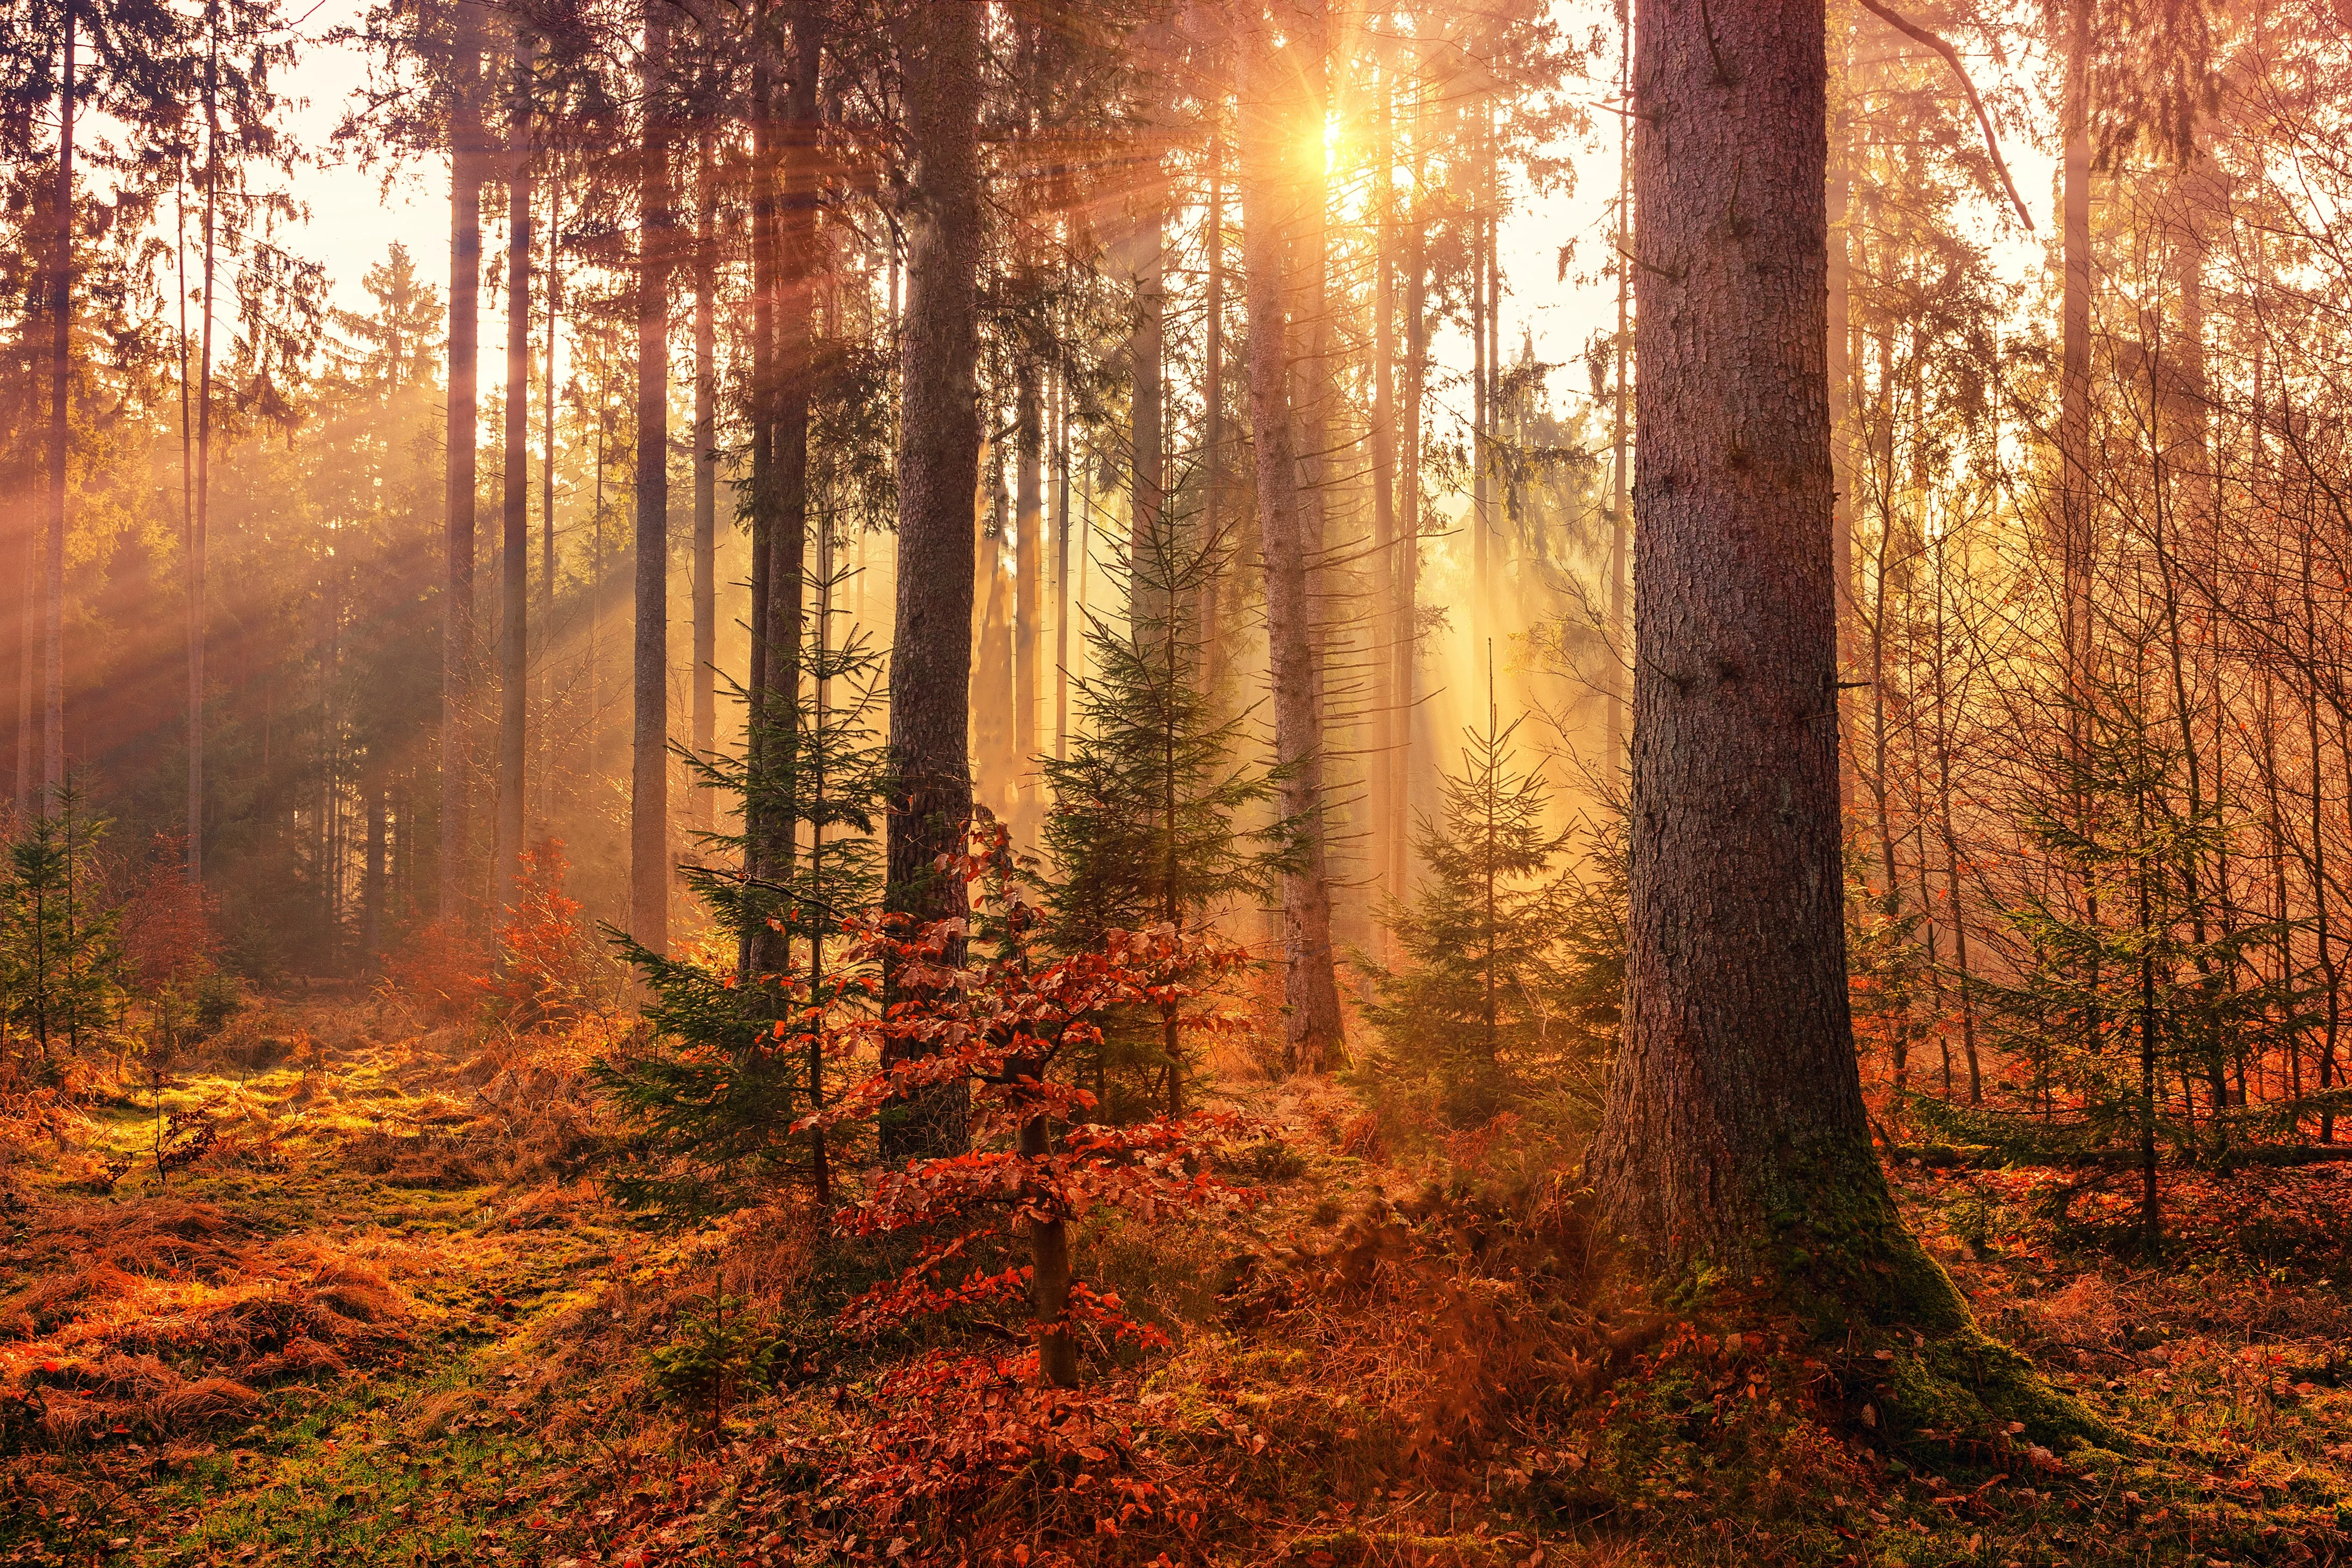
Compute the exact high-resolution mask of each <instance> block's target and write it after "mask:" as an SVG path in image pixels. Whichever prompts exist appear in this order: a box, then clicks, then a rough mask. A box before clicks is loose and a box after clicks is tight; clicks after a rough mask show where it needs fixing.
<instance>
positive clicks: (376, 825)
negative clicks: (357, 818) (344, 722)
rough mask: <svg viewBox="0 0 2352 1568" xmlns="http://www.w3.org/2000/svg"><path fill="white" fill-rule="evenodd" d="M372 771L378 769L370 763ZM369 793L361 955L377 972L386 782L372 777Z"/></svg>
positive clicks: (380, 949)
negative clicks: (364, 916)
mask: <svg viewBox="0 0 2352 1568" xmlns="http://www.w3.org/2000/svg"><path fill="white" fill-rule="evenodd" d="M370 766H371V769H373V766H374V764H373V763H371V764H370ZM365 787H366V790H367V848H366V851H365V854H366V870H365V872H364V874H363V875H364V892H363V893H362V898H363V899H364V900H365V903H366V923H365V924H364V925H363V926H362V928H361V939H360V947H361V956H362V961H363V964H364V967H365V968H366V970H367V972H368V973H374V972H375V970H376V968H377V965H378V963H379V961H380V960H381V959H382V958H383V915H384V908H383V906H384V813H383V795H384V789H383V780H382V779H381V778H379V777H374V776H371V777H370V778H369V779H368V781H367V784H366V786H365Z"/></svg>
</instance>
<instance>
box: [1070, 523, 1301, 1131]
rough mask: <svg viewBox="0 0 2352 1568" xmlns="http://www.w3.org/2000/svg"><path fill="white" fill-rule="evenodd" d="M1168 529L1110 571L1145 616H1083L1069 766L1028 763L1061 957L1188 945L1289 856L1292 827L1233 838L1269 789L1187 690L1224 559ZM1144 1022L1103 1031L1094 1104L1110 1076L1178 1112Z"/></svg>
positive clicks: (1173, 1046)
mask: <svg viewBox="0 0 2352 1568" xmlns="http://www.w3.org/2000/svg"><path fill="white" fill-rule="evenodd" d="M1176 532H1177V531H1176V530H1174V529H1172V528H1167V527H1163V528H1160V529H1156V530H1155V531H1154V533H1153V538H1152V539H1151V540H1150V541H1149V542H1147V543H1146V544H1145V547H1144V555H1143V557H1142V559H1140V560H1127V559H1122V560H1120V561H1119V562H1118V563H1116V566H1115V568H1114V569H1115V571H1117V572H1118V574H1120V575H1122V576H1124V578H1125V579H1126V586H1127V589H1128V593H1127V595H1126V602H1127V603H1129V605H1148V606H1153V607H1154V608H1153V609H1152V610H1150V611H1149V612H1147V613H1145V614H1144V615H1143V616H1142V617H1141V618H1139V619H1131V620H1129V622H1127V623H1126V624H1124V625H1113V624H1112V623H1110V622H1108V621H1106V620H1104V619H1103V618H1102V617H1100V616H1094V615H1092V614H1089V615H1088V616H1087V633H1086V637H1087V647H1088V648H1089V650H1090V652H1089V657H1088V659H1087V668H1088V670H1089V671H1090V673H1089V674H1088V675H1087V678H1086V679H1082V680H1079V681H1077V682H1076V683H1075V685H1074V688H1073V696H1074V697H1075V699H1076V705H1077V710H1078V715H1079V725H1078V728H1077V732H1076V734H1074V735H1073V736H1072V737H1071V739H1070V748H1069V755H1068V756H1067V757H1066V758H1052V757H1041V758H1039V759H1038V765H1039V766H1040V767H1041V768H1043V769H1044V771H1045V783H1046V787H1047V789H1048V790H1049V791H1050V793H1051V795H1052V797H1053V804H1052V806H1051V808H1050V810H1049V812H1048V814H1047V816H1046V818H1045V832H1044V840H1045V850H1046V853H1047V856H1048V858H1049V859H1050V860H1051V862H1052V865H1053V868H1054V874H1053V877H1052V879H1050V881H1049V882H1048V884H1047V886H1046V887H1045V905H1046V910H1047V913H1048V918H1049V922H1050V923H1049V934H1050V936H1051V938H1052V940H1053V942H1054V943H1055V946H1056V947H1057V948H1059V949H1060V950H1061V951H1062V952H1091V951H1095V950H1097V949H1098V948H1100V947H1101V945H1102V944H1103V942H1105V941H1106V940H1107V939H1108V937H1109V935H1110V933H1111V932H1113V931H1141V930H1144V929H1147V928H1149V927H1152V926H1167V927H1169V928H1171V931H1172V932H1174V933H1175V934H1188V933H1192V932H1197V931H1200V930H1201V929H1202V927H1203V926H1204V925H1205V924H1206V923H1207V921H1208V919H1209V917H1210V916H1211V915H1212V914H1213V912H1214V911H1216V910H1219V909H1220V908H1222V907H1223V906H1224V905H1225V904H1227V903H1229V902H1231V901H1232V900H1234V899H1236V898H1239V897H1242V896H1244V895H1257V894H1261V893H1263V892H1265V890H1266V889H1268V888H1269V886H1270V885H1271V883H1272V881H1273V879H1274V878H1275V877H1276V875H1277V874H1278V873H1279V871H1280V869H1281V868H1282V866H1283V865H1284V864H1285V862H1286V857H1288V856H1289V855H1291V854H1293V853H1295V846H1294V844H1293V840H1294V838H1295V837H1296V835H1295V832H1294V830H1293V827H1292V825H1291V824H1289V823H1286V822H1277V823H1276V824H1274V825H1273V826H1269V827H1263V828H1244V827H1243V826H1239V825H1238V824H1239V819H1240V818H1242V817H1243V816H1244V814H1247V813H1250V812H1252V811H1253V810H1254V809H1255V808H1257V807H1259V806H1264V805H1268V804H1269V803H1271V802H1273V800H1274V799H1275V796H1276V785H1277V784H1278V782H1279V781H1278V777H1277V775H1276V773H1269V772H1267V771H1265V770H1264V769H1261V768H1255V767H1252V766H1250V765H1248V764H1247V763H1244V762H1242V761H1241V760H1239V759H1240V757H1241V755H1242V754H1243V753H1244V751H1245V750H1246V748H1245V746H1244V734H1243V731H1242V727H1243V725H1244V722H1245V721H1246V720H1247V719H1248V717H1249V715H1248V714H1247V713H1246V712H1244V713H1227V712H1226V711H1224V710H1223V705H1222V704H1221V703H1220V702H1219V701H1218V700H1217V698H1216V696H1215V695H1214V694H1213V692H1209V691H1206V690H1203V689H1202V682H1200V681H1199V680H1198V679H1196V675H1197V672H1198V671H1199V670H1200V668H1201V666H1202V654H1203V651H1204V648H1203V640H1202V638H1203V633H1202V627H1201V625H1200V620H1199V616H1198V612H1197V608H1196V606H1198V605H1200V604H1201V603H1202V597H1203V595H1202V589H1203V587H1204V586H1205V584H1208V583H1209V582H1210V581H1211V580H1213V578H1214V577H1215V576H1216V575H1217V574H1218V573H1219V571H1220V570H1221V569H1222V567H1223V563H1224V557H1225V555H1226V553H1227V552H1226V551H1225V549H1224V548H1223V543H1222V542H1220V541H1217V540H1213V539H1212V540H1198V539H1180V538H1177V537H1175V534H1176ZM1158 1011H1159V1016H1157V1017H1156V1018H1153V1019H1150V1020H1141V1019H1124V1020H1113V1021H1112V1022H1111V1023H1110V1024H1109V1025H1108V1026H1106V1028H1105V1029H1104V1044H1103V1047H1102V1049H1101V1051H1099V1052H1098V1053H1097V1059H1096V1062H1095V1075H1096V1083H1095V1092H1096V1095H1097V1099H1098V1100H1106V1101H1108V1100H1109V1099H1110V1097H1111V1096H1112V1094H1113V1093H1114V1092H1115V1091H1114V1089H1113V1086H1112V1083H1111V1081H1110V1080H1111V1070H1112V1069H1113V1068H1124V1069H1129V1071H1131V1072H1136V1073H1140V1074H1142V1075H1145V1076H1148V1077H1150V1078H1156V1079H1159V1080H1160V1095H1159V1099H1160V1100H1161V1102H1162V1103H1163V1104H1165V1106H1166V1107H1167V1110H1168V1114H1170V1115H1171V1116H1174V1115H1178V1114H1181V1110H1182V1108H1183V1102H1184V1094H1183V1089H1184V1072H1185V1061H1184V1055H1183V1042H1182V1040H1181V1031H1180V1030H1179V1029H1178V1028H1177V1026H1176V1024H1175V1012H1174V1008H1173V1005H1172V1004H1171V1005H1165V1006H1163V1007H1161V1008H1160V1009H1159V1010H1158ZM1148 1041H1150V1042H1154V1043H1147V1042H1148ZM1122 1076H1127V1074H1125V1073H1122ZM1138 1098H1140V1097H1138ZM1128 1109H1130V1110H1132V1109H1137V1108H1134V1107H1129V1108H1128Z"/></svg>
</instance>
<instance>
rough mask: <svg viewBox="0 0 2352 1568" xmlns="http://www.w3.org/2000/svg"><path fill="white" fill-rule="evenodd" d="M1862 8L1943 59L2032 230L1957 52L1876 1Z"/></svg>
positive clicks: (1981, 102)
mask: <svg viewBox="0 0 2352 1568" xmlns="http://www.w3.org/2000/svg"><path fill="white" fill-rule="evenodd" d="M1862 8H1863V9H1864V10H1865V11H1867V12H1869V13H1870V14H1871V15H1872V16H1875V17H1877V18H1878V19H1879V20H1880V21H1882V22H1884V23H1885V24H1886V25H1887V26H1890V27H1892V28H1894V29H1895V31H1896V32H1898V33H1900V34H1902V35H1903V36H1904V37H1907V38H1913V39H1916V40H1917V41H1918V42H1920V43H1923V44H1925V45H1927V47H1929V48H1931V49H1933V50H1935V51H1936V52H1937V54H1939V55H1941V56H1943V57H1944V60H1945V63H1947V64H1948V65H1949V66H1950V67H1951V68H1952V74H1953V75H1954V76H1956V77H1958V78H1959V79H1960V90H1961V91H1962V92H1964V93H1966V94H1968V96H1969V108H1970V109H1973V110H1976V111H1977V123H1978V124H1979V125H1980V126H1982V127H1983V128H1984V139H1985V151H1986V152H1987V153H1990V154H1992V166H1993V169H1994V170H1995V172H1997V173H1998V174H2000V183H2001V185H2002V187H2003V188H2004V189H2006V190H2007V191H2008V192H2009V199H2010V200H2011V202H2013V203H2015V204H2016V205H2017V216H2018V219H2019V221H2020V222H2021V223H2023V224H2024V225H2025V227H2026V231H2027V232H2028V233H2032V229H2033V215H2032V213H2030V212H2028V211H2026V209H2025V198H2024V197H2023V196H2021V195H2018V194H2017V182H2016V181H2015V180H2012V179H2011V178H2010V177H2009V164H2008V163H2006V162H2004V161H2003V160H2002V158H2001V155H2000V138H1999V137H1997V136H1995V135H1994V134H1993V131H1992V116H1990V115H1989V114H1987V113H1986V112H1985V106H1984V100H1982V99H1980V98H1979V97H1978V96H1977V84H1976V83H1974V82H1972V81H1970V80H1969V68H1968V67H1966V66H1964V65H1962V64H1961V63H1960V56H1959V51H1958V50H1957V49H1955V48H1953V47H1952V46H1951V45H1949V44H1948V43H1946V42H1944V40H1943V39H1942V38H1940V37H1937V36H1936V35H1935V34H1933V33H1931V32H1929V31H1928V30H1927V28H1925V27H1923V26H1919V24H1918V23H1916V22H1914V21H1911V20H1909V19H1908V18H1906V17H1905V16H1898V15H1897V14H1896V13H1895V12H1893V11H1890V10H1888V9H1887V8H1886V7H1885V5H1880V4H1879V0H1862Z"/></svg>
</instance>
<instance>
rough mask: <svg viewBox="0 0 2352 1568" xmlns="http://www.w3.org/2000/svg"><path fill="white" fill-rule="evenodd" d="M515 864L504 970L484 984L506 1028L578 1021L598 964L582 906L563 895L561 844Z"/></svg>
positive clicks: (565, 867) (502, 941) (535, 849)
mask: <svg viewBox="0 0 2352 1568" xmlns="http://www.w3.org/2000/svg"><path fill="white" fill-rule="evenodd" d="M516 861H517V865H516V869H515V889H514V908H513V910H511V911H510V912H509V914H508V916H507V918H506V922H505V923H504V924H503V925H501V926H500V927H499V969H498V973H497V974H496V975H494V976H492V977H491V978H490V979H489V980H488V982H487V983H486V984H487V985H488V990H489V993H490V995H491V998H492V1000H493V1001H494V1002H495V1003H496V1004H497V1005H498V1007H499V1011H500V1012H501V1013H502V1014H503V1015H505V1016H506V1017H507V1019H508V1021H509V1023H511V1024H513V1025H514V1026H516V1027H518V1028H526V1029H527V1028H532V1027H536V1026H539V1025H541V1024H550V1023H561V1022H562V1021H564V1020H567V1019H571V1018H575V1017H577V1016H580V1013H581V1011H582V1009H583V1007H584V1006H585V1005H586V1004H587V1001H588V995H589V992H590V990H591V988H592V986H593V981H594V965H595V957H594V953H593V950H592V949H591V948H590V946H589V942H588V927H587V925H586V923H585V922H584V921H582V920H581V918H580V900H577V899H575V898H572V896H570V895H569V894H567V893H566V892H564V890H563V879H564V875H565V873H566V872H568V871H569V870H570V869H571V866H570V863H569V862H567V861H566V860H565V859H564V858H563V841H562V839H560V838H550V839H545V840H543V841H541V843H538V844H535V845H533V846H532V847H530V848H528V849H526V850H524V851H522V853H521V854H520V855H519V856H517V857H516Z"/></svg>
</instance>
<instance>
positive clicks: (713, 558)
mask: <svg viewBox="0 0 2352 1568" xmlns="http://www.w3.org/2000/svg"><path fill="white" fill-rule="evenodd" d="M716 178H717V175H716V171H715V170H714V169H713V167H712V163H711V149H710V132H709V131H707V130H706V131H705V132H703V133H702V137H701V141H700V143H699V145H698V149H697V154H696V158H695V171H694V679H693V682H692V689H693V692H694V698H693V701H694V754H695V755H696V756H698V757H708V756H709V755H710V754H711V752H712V751H713V749H714V748H716V747H717V745H718V743H719V669H718V666H719V583H718V569H719V450H718V447H719V430H718V417H719V416H718V408H717V395H718V374H719V369H718V353H719V332H718V323H717V321H715V319H714V318H713V315H712V310H713V303H714V300H715V297H716V295H717V293H718V289H719V248H718V237H717V233H716V229H715V224H716V215H717V205H718V193H717V189H716V186H715V181H716ZM693 816H694V825H695V826H696V827H697V828H698V829H699V830H700V831H702V832H704V833H709V832H710V831H711V830H712V829H713V828H715V827H716V826H718V821H719V802H718V798H717V796H716V795H714V794H713V792H712V791H711V790H709V788H707V787H700V786H698V787H697V788H696V790H695V792H694V814H693Z"/></svg>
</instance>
